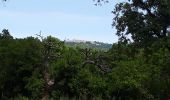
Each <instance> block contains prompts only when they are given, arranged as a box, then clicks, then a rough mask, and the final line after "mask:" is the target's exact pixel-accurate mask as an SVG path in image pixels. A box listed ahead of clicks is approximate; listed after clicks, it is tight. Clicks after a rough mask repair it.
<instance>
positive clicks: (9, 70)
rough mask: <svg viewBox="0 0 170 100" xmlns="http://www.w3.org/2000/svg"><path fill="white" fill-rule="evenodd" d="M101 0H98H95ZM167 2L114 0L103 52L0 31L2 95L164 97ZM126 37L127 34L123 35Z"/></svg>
mask: <svg viewBox="0 0 170 100" xmlns="http://www.w3.org/2000/svg"><path fill="white" fill-rule="evenodd" d="M99 2H100V0H99ZM169 5H170V1H169V0H129V1H127V2H124V3H119V4H117V5H116V7H115V10H114V11H113V13H114V14H115V18H114V23H113V25H114V26H116V28H117V35H118V36H119V41H118V42H117V43H114V44H113V45H112V48H111V49H109V50H108V51H107V52H105V51H98V50H95V49H90V48H79V47H76V48H73V47H69V46H67V44H65V43H64V42H63V41H60V40H59V39H57V38H54V37H52V36H48V37H46V38H42V37H41V36H40V38H41V39H38V38H34V37H27V38H23V39H17V38H13V37H12V36H11V35H10V33H9V32H8V30H6V29H4V30H3V31H2V33H1V34H0V99H1V100H58V99H61V100H65V99H66V100H68V99H73V100H82V99H83V100H169V99H170V68H169V65H170V35H169V26H170V20H169V19H170V7H169ZM130 36H131V39H128V37H130Z"/></svg>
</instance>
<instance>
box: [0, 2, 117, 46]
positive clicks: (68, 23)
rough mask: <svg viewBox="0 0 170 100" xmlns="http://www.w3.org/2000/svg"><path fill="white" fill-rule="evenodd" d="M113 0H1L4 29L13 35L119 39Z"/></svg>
mask: <svg viewBox="0 0 170 100" xmlns="http://www.w3.org/2000/svg"><path fill="white" fill-rule="evenodd" d="M118 2H120V0H113V1H111V2H110V3H107V4H104V5H102V6H95V5H94V2H93V0H9V1H7V2H6V3H3V2H0V30H3V29H8V30H9V31H10V33H11V35H12V36H14V37H16V38H24V37H28V36H34V37H36V34H39V33H40V31H41V34H42V35H43V36H48V35H52V36H54V37H57V38H59V39H61V40H64V39H70V40H71V39H79V40H89V41H101V42H106V43H114V42H117V36H116V35H115V33H116V30H115V29H114V28H113V27H112V26H111V24H112V19H113V16H114V15H113V14H112V13H111V11H113V9H114V5H115V4H116V3H118Z"/></svg>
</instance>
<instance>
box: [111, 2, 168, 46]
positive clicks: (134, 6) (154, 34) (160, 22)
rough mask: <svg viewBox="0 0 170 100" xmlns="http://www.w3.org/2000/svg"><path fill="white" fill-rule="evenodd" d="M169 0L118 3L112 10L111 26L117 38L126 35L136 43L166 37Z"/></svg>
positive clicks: (123, 37)
mask: <svg viewBox="0 0 170 100" xmlns="http://www.w3.org/2000/svg"><path fill="white" fill-rule="evenodd" d="M169 5H170V1H169V0H128V1H126V2H121V3H118V4H117V5H116V7H115V9H114V11H113V14H114V15H115V17H114V19H113V20H114V22H113V26H115V27H116V29H117V33H116V34H117V35H118V36H119V40H120V41H123V40H128V39H127V38H128V36H131V39H132V40H133V41H134V43H136V44H138V45H140V46H141V45H148V44H149V43H150V41H154V40H158V39H160V38H161V39H162V38H164V39H165V38H166V37H167V36H168V31H167V30H168V28H169V26H170V20H169V19H170V7H169Z"/></svg>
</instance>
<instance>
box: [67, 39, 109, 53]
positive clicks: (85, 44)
mask: <svg viewBox="0 0 170 100" xmlns="http://www.w3.org/2000/svg"><path fill="white" fill-rule="evenodd" d="M65 44H66V45H67V46H69V47H80V48H93V49H97V50H104V51H107V50H109V49H110V48H111V47H112V44H109V43H103V42H97V41H85V40H65Z"/></svg>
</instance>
